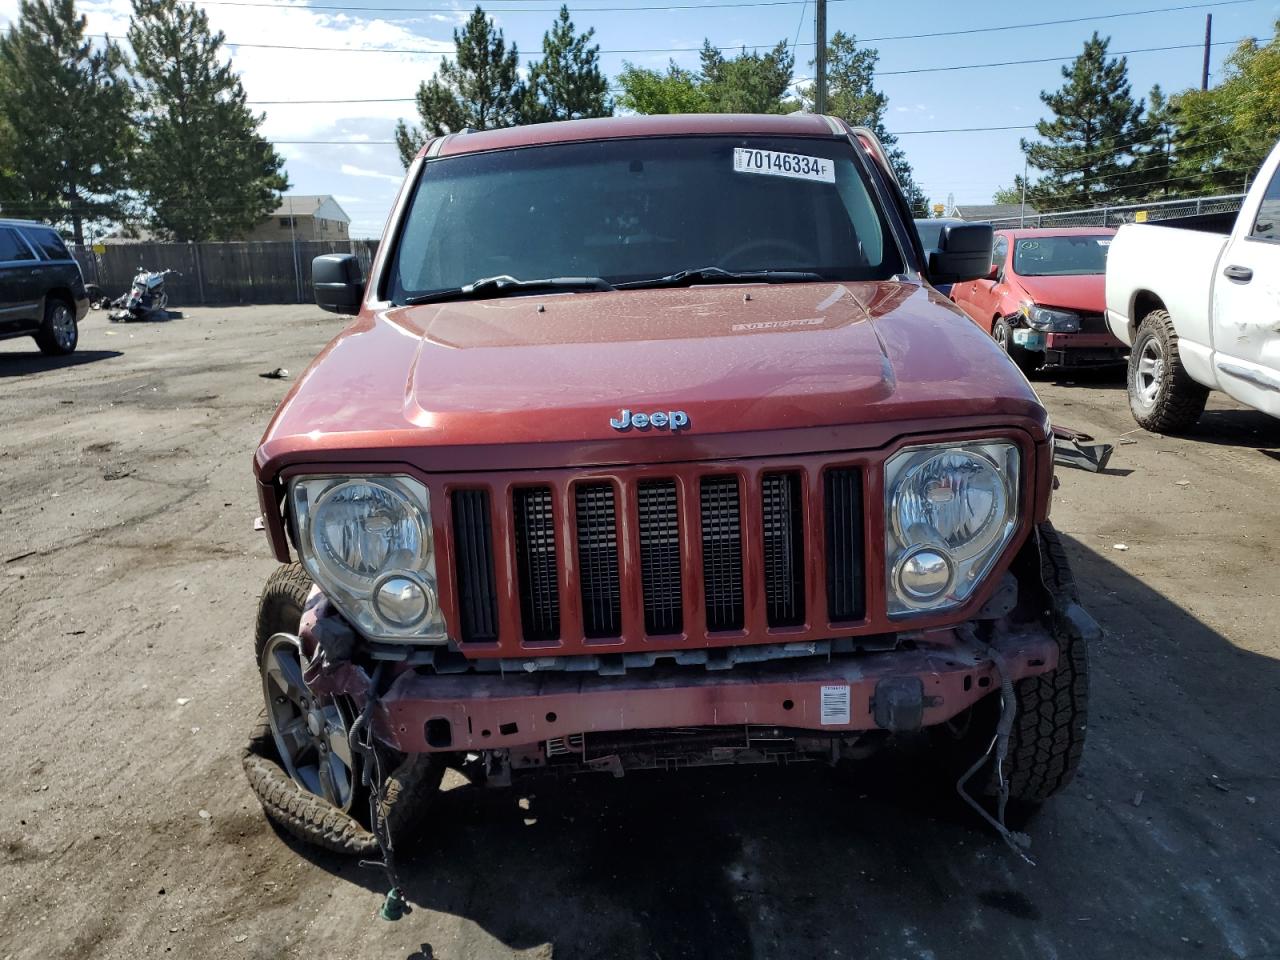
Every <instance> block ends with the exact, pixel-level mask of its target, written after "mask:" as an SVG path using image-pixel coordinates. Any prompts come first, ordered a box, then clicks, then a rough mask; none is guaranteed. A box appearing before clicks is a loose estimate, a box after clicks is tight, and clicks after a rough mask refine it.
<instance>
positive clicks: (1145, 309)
mask: <svg viewBox="0 0 1280 960" xmlns="http://www.w3.org/2000/svg"><path fill="white" fill-rule="evenodd" d="M1168 309H1169V308H1168V307H1167V306H1165V302H1164V300H1163V299H1161V297H1160V295H1159V294H1157V293H1155V292H1154V291H1151V290H1138V291H1136V292H1135V293H1134V295H1133V299H1132V300H1131V301H1130V306H1129V342H1130V343H1133V340H1134V338H1135V337H1136V336H1137V334H1138V327H1140V326H1141V325H1142V321H1143V320H1145V319H1146V317H1147V314H1149V313H1150V312H1151V311H1152V310H1164V311H1166V312H1167V311H1168Z"/></svg>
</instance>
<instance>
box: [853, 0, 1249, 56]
mask: <svg viewBox="0 0 1280 960" xmlns="http://www.w3.org/2000/svg"><path fill="white" fill-rule="evenodd" d="M1257 2H1258V0H1213V2H1211V3H1188V4H1183V5H1181V6H1177V7H1154V8H1151V9H1148V10H1126V11H1124V12H1123V13H1096V14H1094V15H1092V16H1089V17H1070V18H1068V19H1065V20H1037V21H1035V22H1033V23H1009V24H1001V25H998V26H992V27H970V28H967V29H964V30H938V31H935V32H934V33H900V34H896V35H893V36H885V37H862V38H861V39H859V40H858V42H859V43H884V42H885V41H887V40H924V39H929V38H933V37H958V36H964V35H967V34H972V33H999V32H1001V31H1005V30H1025V29H1027V28H1029V27H1058V26H1063V25H1065V24H1070V23H1091V22H1093V21H1095V20H1117V19H1119V18H1121V17H1143V16H1147V15H1148V14H1152V13H1176V12H1178V11H1180V10H1202V9H1204V8H1205V7H1228V6H1235V5H1237V4H1242V3H1257ZM1196 46H1201V44H1196Z"/></svg>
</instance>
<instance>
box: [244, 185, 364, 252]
mask: <svg viewBox="0 0 1280 960" xmlns="http://www.w3.org/2000/svg"><path fill="white" fill-rule="evenodd" d="M350 229H351V218H350V217H349V216H347V212H346V211H345V210H343V209H342V207H340V206H338V201H337V200H335V199H333V197H331V196H329V195H328V194H319V195H316V194H296V193H290V194H285V195H284V196H282V197H281V198H280V203H279V205H278V206H277V207H276V209H275V210H274V211H272V213H271V216H269V217H268V218H267V219H266V220H264V221H262V223H260V224H258V225H257V226H256V227H254V228H253V229H252V230H250V231H249V232H248V233H246V234H245V235H244V236H243V237H241V238H240V239H242V240H283V241H286V242H288V241H291V240H348V239H350Z"/></svg>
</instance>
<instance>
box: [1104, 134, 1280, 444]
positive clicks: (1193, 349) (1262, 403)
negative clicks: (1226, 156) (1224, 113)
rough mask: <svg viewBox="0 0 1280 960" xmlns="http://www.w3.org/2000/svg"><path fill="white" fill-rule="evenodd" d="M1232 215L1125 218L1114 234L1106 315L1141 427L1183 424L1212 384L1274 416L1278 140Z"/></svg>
mask: <svg viewBox="0 0 1280 960" xmlns="http://www.w3.org/2000/svg"><path fill="white" fill-rule="evenodd" d="M1230 217H1231V215H1230V214H1226V215H1208V216H1201V217H1184V218H1180V219H1179V220H1173V221H1164V222H1162V223H1151V224H1142V223H1135V224H1130V225H1128V226H1124V227H1121V228H1120V231H1119V233H1117V234H1116V236H1115V239H1114V240H1112V242H1111V250H1110V254H1109V256H1108V257H1107V281H1106V285H1107V324H1108V325H1109V326H1110V328H1111V332H1112V333H1114V334H1115V335H1116V336H1117V337H1119V338H1120V339H1121V340H1123V341H1124V342H1125V343H1127V344H1129V345H1130V354H1129V373H1128V385H1129V408H1130V409H1131V410H1132V411H1133V417H1134V419H1135V420H1137V421H1138V424H1139V425H1140V426H1142V427H1145V428H1146V429H1148V430H1154V431H1157V432H1160V433H1174V432H1177V431H1179V430H1184V429H1186V428H1188V427H1190V426H1191V425H1192V424H1194V423H1195V422H1196V420H1197V419H1198V418H1199V417H1200V414H1201V412H1202V411H1203V410H1204V404H1205V400H1206V399H1208V396H1209V391H1210V390H1221V391H1223V392H1224V393H1226V394H1228V395H1230V396H1232V397H1235V398H1236V399H1237V400H1239V401H1240V402H1241V403H1244V404H1248V405H1249V406H1251V407H1253V408H1255V409H1257V410H1261V411H1263V412H1264V413H1268V414H1270V415H1271V416H1273V417H1280V145H1277V146H1276V148H1275V149H1273V150H1272V151H1271V156H1270V157H1268V158H1267V162H1266V163H1264V164H1263V166H1262V170H1261V172H1260V173H1259V176H1258V178H1257V179H1256V180H1255V181H1254V184H1253V187H1252V189H1250V191H1249V194H1248V196H1246V197H1245V201H1244V205H1243V206H1242V207H1241V209H1240V213H1239V214H1238V215H1237V216H1236V218H1235V222H1234V225H1232V224H1231V219H1230ZM1226 230H1229V231H1230V232H1221V231H1226Z"/></svg>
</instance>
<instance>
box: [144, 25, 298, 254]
mask: <svg viewBox="0 0 1280 960" xmlns="http://www.w3.org/2000/svg"><path fill="white" fill-rule="evenodd" d="M224 42H225V41H224V37H223V34H222V32H221V31H218V32H214V31H213V30H211V29H210V28H209V18H208V17H207V16H206V15H205V12H204V11H203V10H201V9H197V8H196V7H194V6H192V5H191V4H189V3H182V2H180V0H133V18H132V20H131V21H130V23H129V45H130V46H131V47H132V48H133V53H134V57H135V63H134V77H135V81H134V83H135V88H136V91H137V108H138V117H137V125H138V130H139V132H140V134H141V136H140V143H139V144H138V150H137V153H136V155H135V157H134V160H133V166H132V178H131V180H132V186H133V187H134V189H135V190H136V191H137V192H138V195H139V196H140V198H141V200H142V203H143V205H144V208H145V213H144V218H145V219H146V221H147V224H148V226H150V227H151V229H152V230H154V231H155V232H156V233H157V234H159V235H160V236H162V237H165V238H167V239H173V240H195V241H199V240H229V239H233V238H235V237H238V236H241V235H242V234H243V233H244V232H245V231H247V230H250V229H251V228H252V227H254V226H255V225H256V224H258V223H260V222H261V221H262V220H263V219H264V218H265V217H267V216H268V215H270V213H271V211H272V210H274V209H275V207H276V205H277V204H278V202H279V198H280V193H281V192H282V191H283V190H285V189H287V188H288V185H289V181H288V178H287V177H286V176H285V175H284V173H283V168H284V159H283V158H282V157H281V156H280V155H279V154H278V153H276V151H275V148H274V147H273V146H272V145H271V143H269V142H268V141H267V140H265V139H264V138H263V137H262V136H261V135H260V134H259V132H258V130H259V127H260V126H261V124H262V120H263V117H262V115H261V114H255V113H254V112H253V111H252V110H250V109H249V107H248V106H247V105H246V103H245V92H244V87H243V86H242V85H241V83H240V78H239V77H238V76H237V75H236V73H235V71H234V70H233V69H232V67H231V64H230V61H229V60H227V59H226V58H225V57H224V56H223V44H224Z"/></svg>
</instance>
